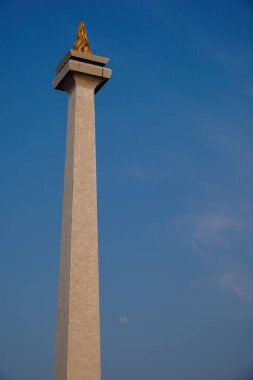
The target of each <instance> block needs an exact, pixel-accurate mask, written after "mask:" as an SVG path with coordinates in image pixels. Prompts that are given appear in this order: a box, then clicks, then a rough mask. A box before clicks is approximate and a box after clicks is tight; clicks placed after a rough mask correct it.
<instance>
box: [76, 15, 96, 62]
mask: <svg viewBox="0 0 253 380" xmlns="http://www.w3.org/2000/svg"><path fill="white" fill-rule="evenodd" d="M73 49H74V50H78V51H81V52H83V53H86V54H92V53H91V49H90V44H89V41H88V34H87V30H86V27H85V25H84V22H83V20H81V21H80V23H79V26H78V30H77V33H76V42H75V44H74V46H73Z"/></svg>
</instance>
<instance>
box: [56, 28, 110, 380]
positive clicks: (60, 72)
mask: <svg viewBox="0 0 253 380" xmlns="http://www.w3.org/2000/svg"><path fill="white" fill-rule="evenodd" d="M108 61H109V60H108V59H107V58H103V57H99V56H95V55H93V54H91V50H90V46H89V42H88V37H87V32H86V28H85V25H84V23H83V21H81V23H80V24H79V28H78V33H77V41H76V43H75V45H74V48H73V50H70V51H69V52H68V53H67V54H66V55H65V57H64V58H63V59H62V61H61V62H60V64H59V65H58V66H57V67H56V72H57V76H56V78H55V80H54V82H53V87H54V88H56V89H58V90H62V91H66V92H67V93H68V128H67V146H66V162H65V179H64V201H63V216H62V238H61V257H60V275H59V295H58V320H57V336H56V364H55V380H100V378H101V374H100V372H101V371H100V323H99V275H98V232H97V189H96V145H95V110H94V100H95V93H96V92H97V91H98V90H99V89H100V88H101V87H102V86H103V85H104V84H105V83H106V82H107V81H108V79H109V78H110V76H111V70H110V69H108V68H105V65H106V64H107V62H108Z"/></svg>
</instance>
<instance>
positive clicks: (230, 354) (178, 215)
mask: <svg viewBox="0 0 253 380" xmlns="http://www.w3.org/2000/svg"><path fill="white" fill-rule="evenodd" d="M81 17H83V18H84V20H85V23H86V25H87V28H88V33H89V38H90V44H91V47H92V49H93V51H94V53H95V54H98V55H104V56H108V57H110V58H111V61H110V67H111V68H112V69H113V76H112V79H111V80H110V82H109V83H108V84H107V85H106V86H105V87H104V88H103V89H102V90H101V92H100V93H99V94H98V95H97V98H96V132H97V167H98V206H99V257H100V279H101V281H100V288H101V335H102V373H103V380H142V379H143V380H144V379H145V380H251V379H253V375H252V374H253V360H252V354H253V323H252V320H253V217H252V215H253V195H252V194H253V150H252V145H253V129H252V123H253V1H249V0H248V1H246V0H191V1H190V0H156V1H154V0H152V1H150V0H145V1H141V0H107V1H106V0H98V1H96V0H82V1H81V0H74V1H72V2H71V1H69V0H59V1H58V0H51V1H50V0H44V1H36V0H34V1H31V0H30V1H28V0H4V1H3V0H0V44H1V60H0V67H1V82H0V83H1V102H0V116H1V118H0V120H1V122H0V123H1V128H0V163H1V165H0V178H1V186H0V210H1V213H0V380H45V379H47V380H53V365H54V344H55V325H56V313H57V286H58V269H59V249H60V227H61V211H62V195H63V176H64V156H65V139H66V114H67V95H66V94H65V93H62V92H57V91H54V90H53V89H52V87H51V82H52V80H53V78H54V75H55V74H54V67H55V66H56V65H57V64H58V63H59V61H60V60H61V58H62V57H63V55H64V54H65V53H66V52H67V50H68V49H69V48H70V47H71V46H72V45H73V42H74V40H75V33H76V29H77V25H78V23H79V20H80V18H81Z"/></svg>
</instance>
